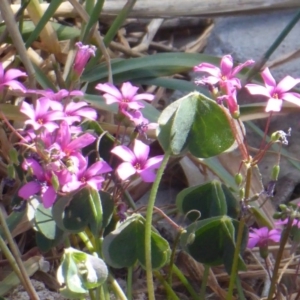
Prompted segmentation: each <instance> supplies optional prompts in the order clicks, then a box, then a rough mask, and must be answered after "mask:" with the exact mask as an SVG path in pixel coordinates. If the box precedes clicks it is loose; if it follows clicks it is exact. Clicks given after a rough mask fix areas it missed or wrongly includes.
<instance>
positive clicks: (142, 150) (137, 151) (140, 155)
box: [111, 140, 163, 182]
mask: <svg viewBox="0 0 300 300" xmlns="http://www.w3.org/2000/svg"><path fill="white" fill-rule="evenodd" d="M149 150H150V147H149V146H148V145H146V144H144V143H142V142H141V141H139V140H135V142H134V146H133V151H132V150H130V149H129V148H127V147H125V146H117V147H115V148H113V149H112V150H111V152H112V153H113V154H115V155H117V156H118V157H120V158H121V159H122V160H123V161H124V162H123V163H121V164H120V165H119V166H118V168H117V169H116V172H117V174H118V176H119V177H120V178H121V179H122V180H126V179H127V178H129V177H130V176H131V175H134V174H136V173H137V174H138V175H140V176H141V178H142V180H143V181H145V182H153V181H154V180H155V177H156V174H155V172H154V170H155V169H157V168H159V166H160V164H161V162H162V159H163V155H159V156H155V157H152V158H150V159H148V160H147V158H148V155H149Z"/></svg>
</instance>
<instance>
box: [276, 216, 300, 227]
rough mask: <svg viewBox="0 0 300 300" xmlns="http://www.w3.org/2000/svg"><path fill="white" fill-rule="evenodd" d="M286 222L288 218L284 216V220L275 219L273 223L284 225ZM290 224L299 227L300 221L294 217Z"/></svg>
mask: <svg viewBox="0 0 300 300" xmlns="http://www.w3.org/2000/svg"><path fill="white" fill-rule="evenodd" d="M288 222H289V218H286V219H284V220H279V221H276V222H275V224H276V225H286V224H287V223H288ZM292 226H297V227H298V228H300V221H299V220H298V219H294V220H293V223H292Z"/></svg>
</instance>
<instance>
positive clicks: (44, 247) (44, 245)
mask: <svg viewBox="0 0 300 300" xmlns="http://www.w3.org/2000/svg"><path fill="white" fill-rule="evenodd" d="M63 238H64V232H63V231H62V230H60V229H59V228H58V229H57V232H56V236H55V239H48V238H46V237H45V236H44V235H43V234H42V233H41V232H39V231H37V232H36V233H35V241H36V245H37V247H38V248H39V249H40V250H41V251H42V252H48V251H49V250H51V249H52V248H53V247H55V246H57V245H59V244H60V243H61V242H62V241H63Z"/></svg>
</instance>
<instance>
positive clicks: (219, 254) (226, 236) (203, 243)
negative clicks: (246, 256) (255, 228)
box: [181, 216, 248, 273]
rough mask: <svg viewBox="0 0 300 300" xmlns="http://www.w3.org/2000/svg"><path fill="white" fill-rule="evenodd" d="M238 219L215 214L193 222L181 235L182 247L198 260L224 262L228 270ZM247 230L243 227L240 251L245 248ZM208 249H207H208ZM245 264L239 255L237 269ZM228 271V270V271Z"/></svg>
mask: <svg viewBox="0 0 300 300" xmlns="http://www.w3.org/2000/svg"><path fill="white" fill-rule="evenodd" d="M238 226H239V221H237V220H234V219H231V218H230V217H228V216H217V217H212V218H208V219H205V220H202V221H198V222H195V223H193V224H191V225H190V226H188V227H187V228H186V232H185V233H184V234H183V235H182V236H181V245H182V247H183V248H184V249H185V250H186V251H187V252H188V253H189V254H190V255H191V256H192V257H193V258H194V259H195V260H197V261H198V262H201V263H203V264H207V265H209V266H215V265H220V264H224V265H225V267H226V270H227V272H229V271H230V269H231V266H232V261H233V256H234V249H235V243H236V238H237V236H236V234H237V231H238ZM247 240H248V230H247V227H244V231H243V238H242V244H241V253H242V252H243V251H244V250H245V248H246V244H247ZM208 250H209V251H208ZM244 268H245V265H244V262H243V260H242V258H241V256H240V257H239V265H238V269H239V270H244ZM229 273H230V272H229Z"/></svg>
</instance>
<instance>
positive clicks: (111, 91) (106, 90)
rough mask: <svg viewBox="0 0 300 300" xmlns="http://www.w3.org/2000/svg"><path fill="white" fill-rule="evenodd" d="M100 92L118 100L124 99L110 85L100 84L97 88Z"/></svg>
mask: <svg viewBox="0 0 300 300" xmlns="http://www.w3.org/2000/svg"><path fill="white" fill-rule="evenodd" d="M95 88H96V89H97V90H98V91H101V92H104V93H108V94H110V95H112V96H114V97H115V98H117V99H122V94H121V93H120V91H119V90H118V89H117V88H116V87H115V86H114V85H112V84H110V83H98V84H97V85H96V87H95Z"/></svg>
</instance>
